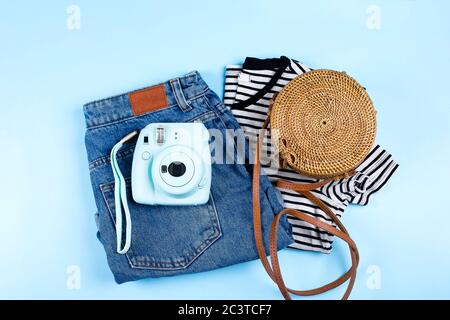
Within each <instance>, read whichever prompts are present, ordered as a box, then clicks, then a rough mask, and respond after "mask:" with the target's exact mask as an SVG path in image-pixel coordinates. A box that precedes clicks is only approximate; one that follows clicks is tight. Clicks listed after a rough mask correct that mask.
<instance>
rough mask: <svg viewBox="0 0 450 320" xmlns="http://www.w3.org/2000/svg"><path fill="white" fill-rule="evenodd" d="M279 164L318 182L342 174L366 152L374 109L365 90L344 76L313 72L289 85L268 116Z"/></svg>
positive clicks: (372, 132)
mask: <svg viewBox="0 0 450 320" xmlns="http://www.w3.org/2000/svg"><path fill="white" fill-rule="evenodd" d="M270 123H271V134H272V139H274V138H276V139H278V142H279V143H278V147H279V152H280V157H281V159H282V160H283V163H284V164H285V165H286V164H287V165H289V166H290V167H291V168H293V169H294V170H296V171H297V172H299V173H302V174H304V175H307V176H311V177H317V178H328V177H337V176H341V175H345V174H347V173H349V172H351V171H352V170H353V169H355V168H356V167H357V166H358V165H359V164H360V163H361V162H362V161H363V160H364V158H365V156H366V155H367V154H368V153H369V151H370V149H371V147H372V145H373V144H374V140H375V133H376V111H375V108H374V107H373V104H372V100H371V99H370V97H369V95H368V94H367V92H366V90H365V89H364V88H363V87H361V85H359V84H358V83H357V82H356V81H355V80H354V79H353V78H351V77H349V76H348V75H346V74H345V73H343V72H338V71H333V70H315V71H311V72H308V73H305V74H303V75H301V76H298V77H297V78H295V79H294V80H292V81H290V82H289V83H288V84H287V85H286V86H285V87H284V88H283V90H282V91H281V92H280V93H279V94H278V95H277V96H276V98H275V101H274V103H273V105H272V109H271V112H270Z"/></svg>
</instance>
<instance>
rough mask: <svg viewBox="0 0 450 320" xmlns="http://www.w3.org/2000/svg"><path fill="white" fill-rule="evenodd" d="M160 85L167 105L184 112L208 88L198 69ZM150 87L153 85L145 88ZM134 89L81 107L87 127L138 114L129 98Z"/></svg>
mask: <svg viewBox="0 0 450 320" xmlns="http://www.w3.org/2000/svg"><path fill="white" fill-rule="evenodd" d="M161 85H163V86H164V91H165V93H166V100H167V104H168V106H167V107H171V106H175V105H178V106H179V107H180V108H181V110H183V111H184V112H186V111H189V110H190V109H191V107H190V103H189V101H190V100H192V99H195V98H197V97H198V96H200V95H202V94H204V93H205V92H206V91H207V90H208V85H207V84H206V82H205V81H204V80H203V79H202V77H201V76H200V73H198V71H192V72H190V73H188V74H186V75H184V76H181V77H177V78H174V79H171V80H168V81H166V82H164V83H162V84H161ZM151 87H154V86H150V87H147V88H151ZM147 88H142V89H147ZM142 89H139V90H136V91H140V90H142ZM136 91H130V92H127V93H123V94H120V95H117V96H113V97H110V98H106V99H101V100H97V101H93V102H89V103H87V104H85V105H84V106H83V109H84V116H85V119H86V126H87V128H88V129H89V128H94V127H97V126H102V125H106V124H110V123H113V122H116V121H120V120H124V119H128V118H133V117H137V116H139V115H135V114H134V113H133V110H132V108H131V104H130V98H129V97H130V94H132V93H133V92H136Z"/></svg>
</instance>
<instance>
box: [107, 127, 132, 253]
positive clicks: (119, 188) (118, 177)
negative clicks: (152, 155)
mask: <svg viewBox="0 0 450 320" xmlns="http://www.w3.org/2000/svg"><path fill="white" fill-rule="evenodd" d="M136 134H137V131H133V132H132V133H130V134H128V135H126V136H125V137H124V138H122V139H121V140H120V141H119V142H117V143H116V144H115V145H114V147H113V148H112V150H111V168H112V171H113V175H114V206H115V208H116V239H117V253H119V254H125V253H127V251H128V249H129V248H130V245H131V215H130V209H129V208H128V200H127V185H126V182H125V178H124V177H123V175H122V172H121V171H120V168H119V164H118V163H117V152H118V151H119V150H120V149H121V148H122V146H123V145H124V144H125V143H127V142H129V141H130V140H131V138H133V137H134V136H135V135H136ZM122 206H123V210H124V216H125V243H124V245H123V247H122Z"/></svg>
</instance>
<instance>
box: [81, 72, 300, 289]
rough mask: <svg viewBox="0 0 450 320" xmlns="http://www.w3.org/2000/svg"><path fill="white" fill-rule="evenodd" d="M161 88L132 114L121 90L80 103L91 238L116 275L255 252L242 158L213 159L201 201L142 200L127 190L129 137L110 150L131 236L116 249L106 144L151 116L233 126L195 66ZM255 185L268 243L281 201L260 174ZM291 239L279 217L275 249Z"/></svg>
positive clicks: (203, 265)
mask: <svg viewBox="0 0 450 320" xmlns="http://www.w3.org/2000/svg"><path fill="white" fill-rule="evenodd" d="M163 89H164V91H165V95H166V97H167V98H166V100H167V106H166V107H165V108H162V109H158V110H155V111H151V112H146V113H143V114H140V115H137V116H136V115H135V113H133V110H132V108H131V104H130V99H129V95H128V94H122V95H118V96H114V97H111V98H107V99H104V100H99V101H95V102H91V103H88V104H86V105H85V106H84V114H85V118H86V126H87V130H86V149H87V155H88V159H89V171H90V176H91V182H92V188H93V191H94V197H95V201H96V204H97V208H98V216H97V218H98V219H97V222H98V238H99V240H100V242H101V243H102V244H103V246H104V248H105V251H106V256H107V260H108V263H109V267H110V268H111V270H112V272H113V274H114V278H115V280H116V282H117V283H123V282H127V281H132V280H138V279H141V278H146V277H161V276H171V275H177V274H183V273H192V272H200V271H206V270H211V269H216V268H221V267H225V266H229V265H232V264H236V263H240V262H244V261H249V260H254V259H257V258H258V254H257V251H256V246H255V242H254V238H253V217H252V197H251V187H252V185H251V169H250V168H249V167H248V166H246V165H245V164H236V163H234V164H213V165H212V185H211V195H210V199H209V201H208V202H207V204H205V205H198V206H181V207H180V206H161V205H155V206H149V205H141V204H137V203H136V202H134V201H133V199H132V197H131V190H130V189H131V188H130V179H131V164H132V156H133V151H134V144H133V143H131V144H127V145H126V146H124V147H123V148H122V149H121V150H120V151H119V153H118V155H117V159H118V162H119V166H120V168H121V170H122V173H123V174H124V176H125V178H126V181H127V192H128V195H127V196H128V203H129V207H130V212H131V220H132V226H133V228H132V243H131V247H130V250H129V251H128V252H127V253H126V254H124V255H121V254H118V253H117V252H116V235H115V207H114V178H113V173H112V170H111V166H110V157H109V154H110V151H111V148H112V147H113V145H114V144H115V143H116V142H117V141H119V140H120V139H121V138H122V137H124V136H125V135H126V134H128V133H130V132H132V131H134V130H140V129H142V128H144V127H145V126H146V125H147V124H149V123H152V122H191V121H202V122H203V124H204V125H205V126H206V127H207V128H208V129H219V130H220V131H221V132H222V133H223V135H224V136H225V134H226V133H225V129H239V124H238V123H237V122H236V120H235V119H234V117H233V115H232V114H231V113H230V111H229V110H228V109H227V108H226V107H225V106H224V105H223V103H222V102H221V100H220V99H219V98H218V96H217V95H216V94H215V93H214V92H213V91H211V90H210V89H209V88H208V86H207V84H206V83H205V82H204V81H203V79H202V78H201V77H200V74H199V73H198V72H192V73H189V74H187V75H185V76H183V77H180V78H176V79H173V80H170V81H167V82H165V83H164V84H163ZM224 140H225V139H224ZM247 157H248V153H247ZM260 193H261V211H262V225H263V234H264V241H265V245H266V248H269V232H268V231H269V229H270V223H271V222H272V219H273V217H274V214H276V213H277V212H278V211H280V210H281V209H282V203H281V202H280V199H281V196H280V194H279V193H278V191H277V190H276V189H275V188H274V187H273V186H272V185H271V183H270V181H269V180H268V178H267V177H266V176H262V177H261V186H260ZM292 242H293V240H292V237H291V234H290V229H289V225H288V224H287V222H286V221H285V220H284V221H282V223H281V225H280V231H279V235H278V246H279V248H278V249H281V248H284V247H286V246H287V245H289V244H290V243H292ZM267 253H268V252H267Z"/></svg>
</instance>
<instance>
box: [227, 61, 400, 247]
mask: <svg viewBox="0 0 450 320" xmlns="http://www.w3.org/2000/svg"><path fill="white" fill-rule="evenodd" d="M309 70H311V69H310V68H308V67H307V66H306V65H304V64H303V63H300V62H298V61H296V60H292V59H288V58H286V57H282V58H279V59H278V58H275V59H256V58H247V59H246V60H245V62H244V64H243V65H228V66H227V67H226V78H225V92H224V103H225V105H226V106H227V107H228V108H229V109H230V110H231V112H232V113H233V115H234V116H235V118H236V119H237V121H238V122H239V124H240V125H241V127H242V129H243V130H244V131H245V132H246V136H248V137H249V138H250V140H253V141H251V142H252V143H255V141H256V133H257V132H258V130H259V129H260V128H261V127H262V125H263V122H264V120H265V119H266V117H267V111H268V108H269V103H270V100H271V99H272V97H273V95H274V94H275V93H277V92H279V91H281V89H282V88H283V87H284V86H285V85H286V84H287V83H288V82H289V81H290V80H292V79H294V78H295V77H297V76H298V75H301V74H303V73H305V72H308V71H309ZM271 148H272V145H271V143H270V134H268V135H267V139H265V140H263V147H262V150H269V151H267V152H268V154H269V155H270V150H271ZM261 163H262V168H263V170H265V173H266V174H267V175H268V176H269V178H270V180H271V181H272V182H276V181H277V180H279V179H283V180H287V181H291V182H297V183H310V182H317V181H319V180H318V179H314V178H310V177H306V176H303V175H301V174H299V173H297V172H295V171H293V170H292V169H289V168H288V169H284V168H281V169H277V170H271V168H270V167H269V165H264V153H263V155H262V156H261ZM397 167H398V164H396V163H395V161H394V160H393V159H392V156H391V155H390V154H389V153H388V152H386V151H385V150H384V149H383V148H381V147H380V146H379V145H375V146H374V147H373V148H372V150H371V151H370V153H369V154H368V155H367V156H366V158H365V159H364V161H363V162H362V163H361V164H360V165H359V166H358V167H357V168H356V171H357V173H356V174H355V175H353V176H352V177H350V178H348V179H340V180H337V181H333V182H330V183H329V184H327V185H325V186H323V187H321V188H319V189H316V190H314V191H312V193H313V194H314V195H315V196H317V197H318V198H319V199H320V200H322V201H323V202H324V203H325V204H326V205H328V206H329V207H330V209H331V210H333V212H334V213H335V214H336V215H337V216H338V217H339V218H341V216H342V213H343V212H344V210H345V208H346V207H347V205H348V204H350V203H351V204H358V205H367V204H368V202H369V200H370V198H371V196H372V195H373V194H374V193H375V192H377V191H378V190H380V189H381V188H382V187H383V186H384V185H385V184H386V182H387V181H388V180H389V178H390V177H391V176H392V174H393V173H394V172H395V170H396V169H397ZM280 191H281V194H282V197H283V200H284V205H285V207H286V208H292V209H296V210H299V211H302V212H304V213H306V214H309V215H311V216H313V217H315V218H318V219H320V220H322V221H325V222H328V223H332V221H331V219H330V218H329V217H328V216H327V215H326V214H325V212H323V211H322V210H321V209H320V208H319V207H317V206H316V205H315V204H313V203H312V202H311V201H310V200H309V199H307V198H306V197H304V196H303V195H301V194H299V193H297V192H295V191H291V190H286V189H280ZM288 222H289V223H290V224H291V225H292V232H293V238H294V241H295V242H294V243H293V244H291V245H290V247H292V248H297V249H302V250H311V251H319V252H323V253H329V252H330V251H331V249H332V244H333V235H331V234H329V233H327V232H326V231H323V230H320V229H318V228H317V227H315V226H313V225H311V224H309V223H307V222H304V221H302V220H299V219H297V218H295V217H293V216H288Z"/></svg>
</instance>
